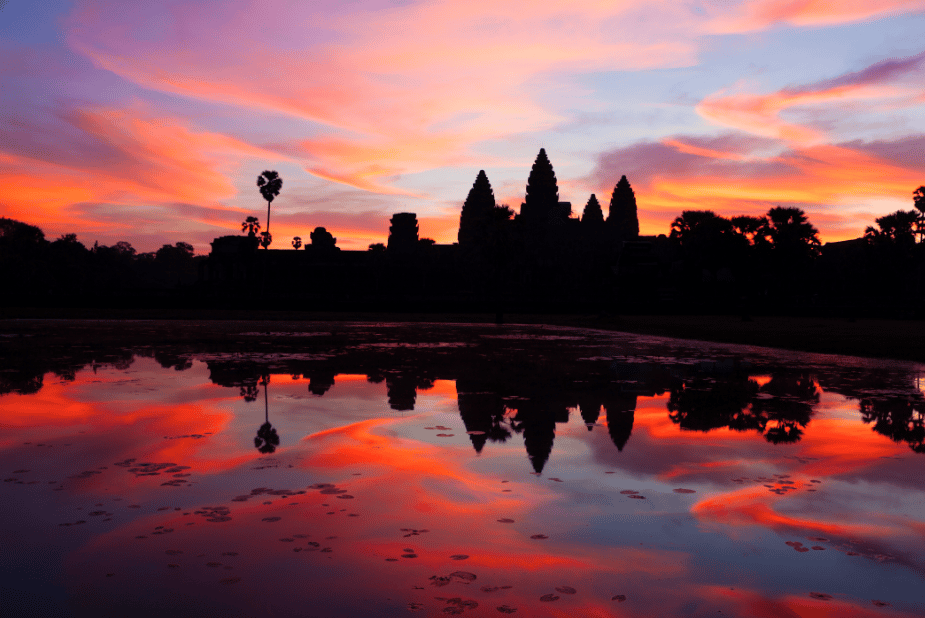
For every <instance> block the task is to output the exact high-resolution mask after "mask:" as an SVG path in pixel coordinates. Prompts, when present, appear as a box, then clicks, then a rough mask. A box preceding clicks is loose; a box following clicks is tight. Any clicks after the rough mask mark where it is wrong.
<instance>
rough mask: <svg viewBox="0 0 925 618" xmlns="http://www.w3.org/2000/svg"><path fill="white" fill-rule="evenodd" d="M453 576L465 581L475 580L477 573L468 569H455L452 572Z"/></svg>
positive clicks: (451, 575)
mask: <svg viewBox="0 0 925 618" xmlns="http://www.w3.org/2000/svg"><path fill="white" fill-rule="evenodd" d="M450 577H451V578H456V579H459V580H462V581H464V582H471V581H475V579H476V577H475V573H469V572H468V571H453V572H452V573H450Z"/></svg>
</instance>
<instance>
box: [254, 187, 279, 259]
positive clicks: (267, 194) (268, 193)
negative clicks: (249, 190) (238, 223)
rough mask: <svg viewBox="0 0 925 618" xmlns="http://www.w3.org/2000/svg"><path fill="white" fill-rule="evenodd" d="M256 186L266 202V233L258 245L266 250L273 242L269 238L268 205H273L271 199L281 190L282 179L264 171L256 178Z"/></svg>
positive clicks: (271, 238)
mask: <svg viewBox="0 0 925 618" xmlns="http://www.w3.org/2000/svg"><path fill="white" fill-rule="evenodd" d="M257 186H258V187H260V194H261V195H262V196H263V199H265V200H266V201H267V231H266V232H264V233H263V236H264V241H263V242H261V243H260V244H261V245H262V246H263V248H264V249H266V248H268V247H269V246H270V242H272V240H273V237H272V236H270V204H272V203H273V198H274V197H276V196H277V195H279V190H280V189H282V188H283V179H282V178H280V177H279V174H277V173H276V172H274V171H264V172H263V173H262V174H260V176H258V177H257ZM264 242H265V243H266V244H264Z"/></svg>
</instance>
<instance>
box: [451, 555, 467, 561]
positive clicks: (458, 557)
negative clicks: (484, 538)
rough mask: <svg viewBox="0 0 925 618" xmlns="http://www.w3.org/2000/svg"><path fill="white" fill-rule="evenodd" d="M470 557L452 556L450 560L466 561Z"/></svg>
mask: <svg viewBox="0 0 925 618" xmlns="http://www.w3.org/2000/svg"><path fill="white" fill-rule="evenodd" d="M468 557H469V556H467V555H466V554H453V555H452V556H450V560H465V559H467V558H468Z"/></svg>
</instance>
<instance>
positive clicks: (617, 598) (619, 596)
mask: <svg viewBox="0 0 925 618" xmlns="http://www.w3.org/2000/svg"><path fill="white" fill-rule="evenodd" d="M610 600H611V601H616V602H617V603H622V602H623V601H625V600H626V595H625V594H615V595H613V596H612V597H610Z"/></svg>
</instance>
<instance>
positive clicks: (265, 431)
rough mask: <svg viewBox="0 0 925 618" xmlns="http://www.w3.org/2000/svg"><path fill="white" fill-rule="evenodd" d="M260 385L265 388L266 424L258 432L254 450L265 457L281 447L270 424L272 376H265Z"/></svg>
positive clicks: (264, 409)
mask: <svg viewBox="0 0 925 618" xmlns="http://www.w3.org/2000/svg"><path fill="white" fill-rule="evenodd" d="M260 384H261V385H262V386H263V411H264V423H263V425H261V426H260V429H258V430H257V436H256V437H255V438H254V448H256V449H257V450H258V451H260V452H261V453H263V454H264V455H268V454H270V453H273V452H276V447H277V446H279V436H278V435H277V433H276V430H275V429H274V428H273V425H271V424H270V407H269V403H268V394H267V392H268V391H269V386H270V374H268V373H267V374H264V375H263V377H262V378H261V380H260Z"/></svg>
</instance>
